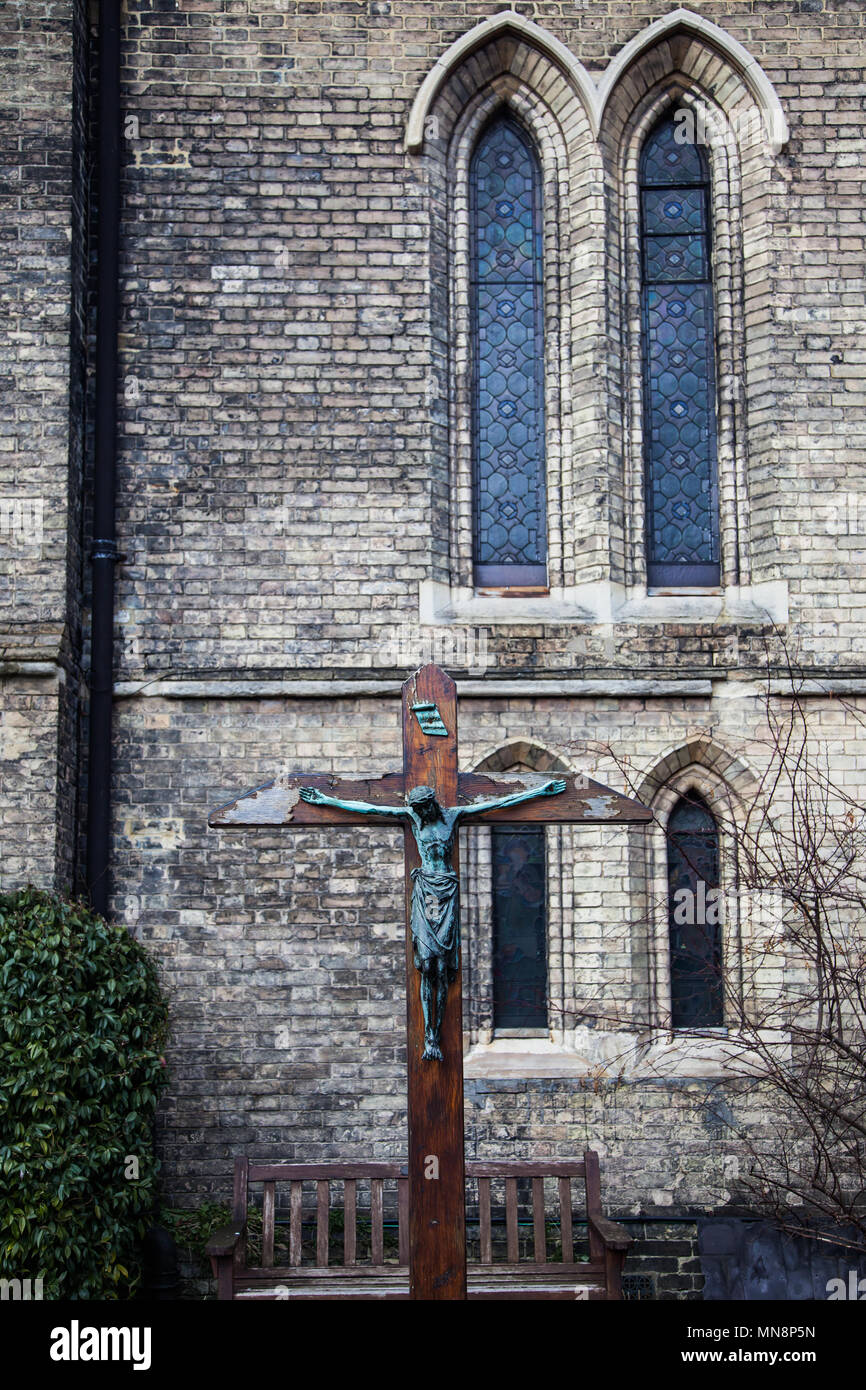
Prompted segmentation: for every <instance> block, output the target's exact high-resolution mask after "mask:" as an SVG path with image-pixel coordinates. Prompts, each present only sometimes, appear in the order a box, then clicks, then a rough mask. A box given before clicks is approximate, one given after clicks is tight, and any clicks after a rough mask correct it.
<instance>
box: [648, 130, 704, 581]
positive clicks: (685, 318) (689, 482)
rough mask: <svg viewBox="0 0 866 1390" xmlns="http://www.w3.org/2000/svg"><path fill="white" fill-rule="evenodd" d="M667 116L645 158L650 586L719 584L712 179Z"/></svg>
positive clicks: (698, 148) (697, 152) (698, 149)
mask: <svg viewBox="0 0 866 1390" xmlns="http://www.w3.org/2000/svg"><path fill="white" fill-rule="evenodd" d="M678 133H679V134H680V135H681V134H682V129H681V128H679V127H678V126H677V124H676V123H675V118H674V115H673V113H672V114H671V115H670V116H667V117H665V118H664V119H663V120H662V121H661V122H660V124H659V125H657V126H656V128H655V130H654V131H653V132H652V133H651V135H650V136H649V138H648V139H647V141H646V144H645V145H644V149H643V155H642V158H641V259H642V282H643V283H642V315H643V362H644V367H643V372H644V440H645V444H644V449H645V467H646V512H647V527H646V529H647V580H648V583H649V584H650V585H651V586H664V587H668V586H672V585H695V586H698V587H701V586H707V585H709V586H713V585H717V584H718V583H719V582H720V564H719V524H718V484H717V473H716V372H715V330H714V326H713V286H712V279H711V270H710V180H709V170H708V166H707V161H706V156H705V153H704V150H703V149H702V148H701V146H700V145H697V144H694V143H692V144H687V143H683V144H680V143H678V141H677V139H676V135H677V134H678Z"/></svg>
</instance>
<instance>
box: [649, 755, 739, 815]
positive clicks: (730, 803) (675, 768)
mask: <svg viewBox="0 0 866 1390" xmlns="http://www.w3.org/2000/svg"><path fill="white" fill-rule="evenodd" d="M686 774H688V776H686ZM684 776H685V777H686V781H688V780H689V778H691V782H690V785H693V786H694V789H695V790H696V791H698V792H700V795H701V796H702V797H703V798H704V800H705V801H707V803H708V804H709V806H710V809H711V810H712V809H713V807H714V805H718V806H723V807H724V808H725V810H726V811H727V812H728V814H729V815H733V816H735V817H736V818H740V817H742V816H743V815H744V813H745V811H746V808H747V807H749V806H750V805H752V804H753V803H754V801H755V799H756V798H757V796H758V795H759V791H760V786H759V782H758V779H757V777H756V776H755V774H754V773H753V772H752V770H751V768H750V767H749V766H748V764H746V763H745V762H743V760H742V758H739V757H737V756H736V754H734V753H729V752H728V751H727V749H725V748H723V747H722V745H721V744H719V743H716V742H715V740H714V739H712V738H710V737H708V736H698V737H696V738H692V739H689V741H688V742H687V743H682V744H677V745H676V746H675V747H671V748H669V749H668V751H667V752H666V753H664V754H662V756H661V757H660V758H659V759H658V760H657V761H656V762H655V763H654V765H653V766H652V768H650V770H649V771H648V772H646V773H644V776H643V777H642V778H641V780H640V782H639V783H638V785H637V787H636V788H635V792H634V795H635V797H636V798H637V800H638V801H643V802H644V804H645V805H647V806H650V807H652V808H655V804H656V802H657V801H658V798H659V797H663V796H664V793H665V789H666V788H667V787H669V786H670V785H672V784H676V785H677V786H679V785H681V784H682V779H683V777H684ZM679 794H681V793H679ZM666 804H667V803H665V805H666ZM672 805H673V802H671V806H672Z"/></svg>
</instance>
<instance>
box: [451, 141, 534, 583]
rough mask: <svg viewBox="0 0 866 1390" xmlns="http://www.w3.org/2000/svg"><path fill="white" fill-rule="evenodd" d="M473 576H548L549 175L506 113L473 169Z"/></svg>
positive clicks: (481, 579) (523, 579)
mask: <svg viewBox="0 0 866 1390" xmlns="http://www.w3.org/2000/svg"><path fill="white" fill-rule="evenodd" d="M469 182H470V204H471V266H470V272H471V279H472V286H471V294H472V313H473V325H472V327H473V399H472V433H473V466H474V528H475V541H474V544H475V582H476V584H493V585H509V584H511V585H543V584H545V583H546V582H547V564H546V562H547V522H546V514H545V477H544V306H543V285H542V258H541V238H542V226H541V172H540V169H539V164H538V160H537V158H536V156H535V152H534V150H533V148H532V145H531V144H530V141H529V139H528V137H527V136H526V134H525V133H524V132H523V131H522V130H521V128H520V127H519V126H518V125H517V124H516V123H515V122H514V121H512V120H510V119H508V118H500V119H497V120H496V121H494V123H493V124H492V125H490V126H488V127H487V129H486V130H485V131H484V133H483V134H482V136H481V138H480V140H479V141H478V145H477V147H476V150H475V154H474V156H473V159H472V165H471V169H470V179H469Z"/></svg>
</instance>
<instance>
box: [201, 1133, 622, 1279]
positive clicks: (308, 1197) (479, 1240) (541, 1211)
mask: <svg viewBox="0 0 866 1390" xmlns="http://www.w3.org/2000/svg"><path fill="white" fill-rule="evenodd" d="M405 1173H406V1170H405V1168H401V1167H400V1165H399V1164H397V1163H324V1164H315V1163H310V1164H306V1163H305V1164H298V1163H250V1162H249V1160H248V1159H245V1158H238V1159H236V1160H235V1176H234V1201H233V1222H232V1225H231V1226H225V1227H223V1228H222V1229H221V1230H219V1231H216V1232H215V1233H214V1235H213V1236H212V1237H211V1239H210V1240H209V1241H208V1245H207V1253H208V1254H209V1256H210V1260H211V1266H212V1268H213V1272H214V1275H215V1277H216V1280H217V1287H218V1296H219V1298H221V1299H252V1298H256V1299H261V1298H271V1299H282V1298H292V1299H296V1298H299V1299H305V1300H313V1299H322V1298H324V1299H331V1298H350V1299H366V1300H375V1299H383V1298H408V1297H409V1182H408V1178H407V1177H406V1175H405ZM579 1178H582V1179H583V1184H582V1186H583V1194H582V1200H581V1201H580V1203H579V1206H580V1208H581V1209H582V1210H583V1212H584V1213H585V1215H584V1217H583V1218H582V1219H583V1220H584V1221H585V1222H586V1226H587V1233H588V1250H587V1252H586V1256H585V1257H584V1258H583V1259H581V1258H580V1257H579V1256H577V1257H576V1255H575V1249H574V1216H573V1211H574V1208H573V1200H574V1197H573V1192H572V1183H573V1180H574V1179H579ZM258 1184H261V1207H260V1208H259V1206H258V1204H257V1203H255V1202H254V1201H252V1202H251V1198H255V1197H256V1196H257V1192H256V1187H257V1185H258ZM466 1188H467V1255H468V1261H467V1286H468V1297H469V1298H483V1299H525V1298H556V1299H569V1300H573V1299H581V1300H583V1299H617V1298H622V1266H623V1261H624V1260H625V1256H626V1251H627V1250H628V1248H629V1246H630V1245H631V1237H630V1236H629V1235H628V1232H627V1231H626V1230H625V1229H624V1228H623V1227H622V1226H618V1225H616V1224H615V1223H614V1222H612V1221H608V1220H607V1219H606V1218H605V1217H604V1216H603V1215H602V1210H601V1188H600V1182H599V1170H598V1155H597V1154H596V1153H595V1152H594V1150H592V1149H588V1150H587V1151H586V1153H585V1154H584V1157H583V1160H582V1161H572V1160H569V1161H567V1162H559V1161H557V1160H556V1159H546V1160H544V1161H541V1162H537V1163H535V1162H532V1163H496V1162H473V1163H467V1164H466ZM279 1196H282V1201H279V1200H278V1197H279ZM286 1196H287V1197H288V1201H286V1200H285V1198H286ZM340 1196H342V1202H340V1200H339V1198H340ZM335 1197H336V1198H337V1200H336V1202H335V1201H334V1198H335ZM305 1211H306V1215H307V1218H308V1219H307V1220H306V1221H305V1219H304V1217H305ZM521 1211H523V1213H524V1214H525V1216H526V1219H525V1220H524V1221H523V1222H521V1220H520V1215H521ZM259 1212H260V1215H261V1222H260V1225H261V1229H260V1230H259V1229H258V1227H259ZM530 1212H531V1217H530V1216H529V1213H530ZM282 1213H286V1215H285V1216H283V1217H282V1219H279V1217H280V1215H281V1214H282ZM495 1213H504V1217H503V1216H495ZM386 1214H390V1217H391V1220H390V1222H386V1219H385V1218H386ZM313 1225H315V1239H313V1238H312V1236H311V1235H310V1236H308V1237H306V1238H305V1234H304V1227H305V1226H306V1228H307V1230H308V1231H310V1230H311V1228H312V1226H313ZM521 1225H522V1226H523V1232H522V1233H521V1229H520V1228H521ZM395 1228H396V1229H395ZM530 1232H531V1234H530ZM389 1247H390V1248H389ZM551 1247H552V1248H551ZM278 1257H279V1259H278ZM286 1257H287V1258H286ZM280 1260H281V1261H282V1263H281V1262H280Z"/></svg>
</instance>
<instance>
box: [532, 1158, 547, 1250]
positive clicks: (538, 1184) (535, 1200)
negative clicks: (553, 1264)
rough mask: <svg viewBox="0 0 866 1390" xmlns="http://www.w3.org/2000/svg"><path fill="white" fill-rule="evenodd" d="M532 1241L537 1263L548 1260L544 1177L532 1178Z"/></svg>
mask: <svg viewBox="0 0 866 1390" xmlns="http://www.w3.org/2000/svg"><path fill="white" fill-rule="evenodd" d="M532 1242H533V1246H534V1250H535V1260H536V1263H537V1264H544V1263H545V1262H546V1260H547V1237H546V1235H545V1231H544V1178H533V1179H532Z"/></svg>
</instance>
